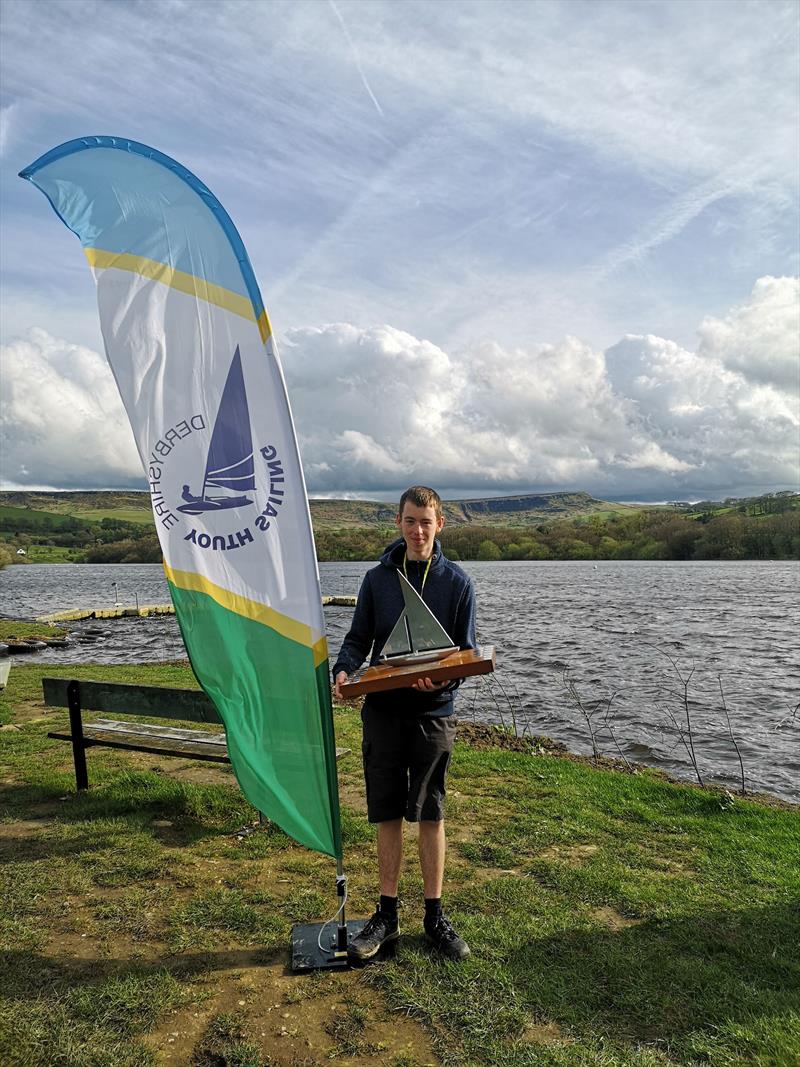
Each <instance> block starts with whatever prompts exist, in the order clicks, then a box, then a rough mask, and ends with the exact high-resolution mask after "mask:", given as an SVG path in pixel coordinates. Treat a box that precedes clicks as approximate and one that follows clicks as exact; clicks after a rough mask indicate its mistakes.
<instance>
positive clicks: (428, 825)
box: [419, 819, 446, 899]
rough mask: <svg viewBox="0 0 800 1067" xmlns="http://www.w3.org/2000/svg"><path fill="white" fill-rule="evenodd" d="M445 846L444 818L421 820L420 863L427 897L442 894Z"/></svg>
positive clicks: (430, 897)
mask: <svg viewBox="0 0 800 1067" xmlns="http://www.w3.org/2000/svg"><path fill="white" fill-rule="evenodd" d="M445 848H446V845H445V836H444V820H443V819H441V820H439V821H438V822H432V821H430V820H427V819H426V820H420V824H419V864H420V867H422V881H423V884H424V886H425V897H426V899H432V898H436V897H440V896H441V895H442V881H443V880H444V854H445Z"/></svg>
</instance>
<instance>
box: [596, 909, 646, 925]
mask: <svg viewBox="0 0 800 1067" xmlns="http://www.w3.org/2000/svg"><path fill="white" fill-rule="evenodd" d="M592 917H593V918H595V919H597V921H598V922H601V923H602V924H603V926H607V927H608V929H609V930H627V929H628V927H630V926H640V925H641V924H642V923H643V922H644V919H632V918H631V917H630V916H628V915H623V914H622V912H620V911H617V909H616V908H612V907H608V906H603V907H601V908H592Z"/></svg>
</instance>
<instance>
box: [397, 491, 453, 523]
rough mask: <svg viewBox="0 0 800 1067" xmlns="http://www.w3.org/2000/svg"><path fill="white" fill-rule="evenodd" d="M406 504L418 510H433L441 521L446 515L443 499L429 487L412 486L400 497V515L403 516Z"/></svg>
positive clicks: (398, 511)
mask: <svg viewBox="0 0 800 1067" xmlns="http://www.w3.org/2000/svg"><path fill="white" fill-rule="evenodd" d="M406 504H413V505H414V506H415V507H417V508H433V509H434V510H435V511H436V518H437V519H441V517H442V515H443V514H444V513H443V511H442V498H441V497H440V496H439V494H438V493H437V492H436V490H435V489H429V488H428V486H427V485H412V486H411V487H410V488H408V489H406V491H405V492H404V493H403V495H402V496H401V497H400V506H399V508H398V509H397V514H398V515H402V514H403V508H404V507H405V506H406Z"/></svg>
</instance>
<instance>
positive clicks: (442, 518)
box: [436, 515, 444, 530]
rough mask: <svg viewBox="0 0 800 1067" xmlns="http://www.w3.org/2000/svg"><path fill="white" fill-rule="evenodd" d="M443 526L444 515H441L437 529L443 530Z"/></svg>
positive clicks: (437, 521) (437, 522)
mask: <svg viewBox="0 0 800 1067" xmlns="http://www.w3.org/2000/svg"><path fill="white" fill-rule="evenodd" d="M443 526H444V515H440V516H439V518H438V519H437V520H436V529H437V530H441V528H442V527H443Z"/></svg>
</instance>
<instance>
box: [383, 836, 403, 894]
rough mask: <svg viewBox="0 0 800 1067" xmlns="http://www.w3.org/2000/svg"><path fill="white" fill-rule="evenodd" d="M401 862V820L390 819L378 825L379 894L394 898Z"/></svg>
mask: <svg viewBox="0 0 800 1067" xmlns="http://www.w3.org/2000/svg"><path fill="white" fill-rule="evenodd" d="M402 860H403V820H402V819H392V820H390V821H389V822H379V823H378V872H379V874H380V880H381V894H382V895H383V896H385V897H396V896H397V886H398V883H399V881H400V864H401V862H402Z"/></svg>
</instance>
